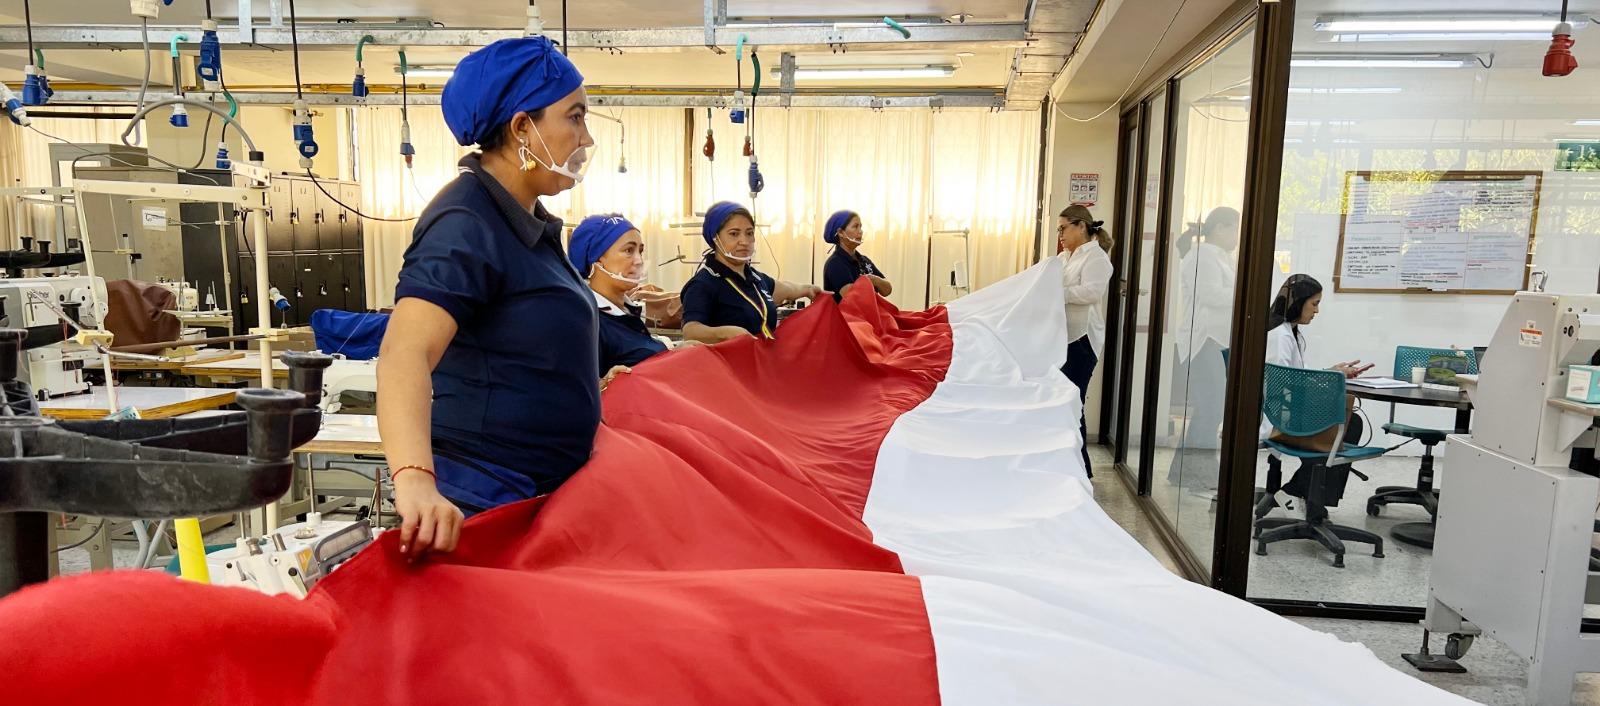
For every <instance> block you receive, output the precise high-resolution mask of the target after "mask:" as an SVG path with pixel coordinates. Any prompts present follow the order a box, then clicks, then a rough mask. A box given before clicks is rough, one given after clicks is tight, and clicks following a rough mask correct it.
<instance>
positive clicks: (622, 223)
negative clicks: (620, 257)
mask: <svg viewBox="0 0 1600 706" xmlns="http://www.w3.org/2000/svg"><path fill="white" fill-rule="evenodd" d="M630 230H638V229H637V228H635V227H633V224H632V223H629V222H628V219H626V218H623V217H622V216H619V215H616V214H611V215H605V216H590V217H588V218H585V219H583V222H582V223H579V224H578V227H577V228H574V229H573V230H572V242H571V243H568V244H567V258H568V259H570V260H572V266H573V267H576V268H578V272H579V273H581V274H583V275H585V276H587V275H588V274H589V268H590V267H593V266H594V263H595V262H597V261H599V259H600V257H601V256H602V255H605V254H606V251H607V250H610V249H611V246H612V245H615V244H616V242H617V241H618V240H620V239H621V238H622V236H624V235H627V234H628V231H630Z"/></svg>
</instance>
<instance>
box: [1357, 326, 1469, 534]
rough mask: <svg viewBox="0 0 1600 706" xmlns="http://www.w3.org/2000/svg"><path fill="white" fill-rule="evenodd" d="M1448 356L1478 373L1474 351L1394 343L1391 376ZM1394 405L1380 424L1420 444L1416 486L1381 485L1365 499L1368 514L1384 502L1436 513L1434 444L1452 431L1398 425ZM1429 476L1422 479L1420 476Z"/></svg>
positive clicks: (1406, 377)
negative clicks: (1459, 360)
mask: <svg viewBox="0 0 1600 706" xmlns="http://www.w3.org/2000/svg"><path fill="white" fill-rule="evenodd" d="M1438 355H1449V356H1462V357H1465V358H1466V359H1467V372H1468V373H1470V374H1473V375H1476V374H1477V373H1478V357H1477V355H1476V354H1474V353H1469V352H1466V351H1458V350H1455V349H1451V348H1421V347H1417V346H1396V347H1395V349H1394V378H1395V379H1396V380H1409V379H1411V369H1412V368H1426V367H1428V360H1429V359H1431V358H1432V357H1433V356H1438ZM1394 408H1395V405H1390V406H1389V423H1388V424H1385V425H1383V430H1384V431H1386V432H1389V433H1390V434H1394V435H1396V436H1403V437H1406V438H1408V439H1416V440H1417V441H1418V442H1419V443H1421V444H1422V465H1421V466H1420V467H1418V468H1417V486H1416V487H1407V486H1403V485H1385V486H1380V487H1379V488H1378V490H1377V492H1375V493H1373V494H1372V497H1370V498H1367V514H1368V515H1371V516H1373V517H1377V516H1378V512H1379V510H1380V509H1381V508H1382V507H1383V506H1385V505H1421V506H1422V508H1423V509H1424V510H1427V511H1428V515H1429V516H1430V517H1434V516H1437V515H1438V514H1439V492H1438V491H1437V490H1432V489H1431V486H1432V485H1433V481H1432V479H1433V447H1435V446H1438V445H1439V444H1442V443H1444V438H1445V436H1446V435H1448V434H1450V433H1451V432H1452V431H1453V430H1450V429H1430V428H1428V427H1419V426H1413V425H1410V424H1401V423H1400V422H1396V421H1395V420H1394ZM1425 478H1426V479H1428V480H1426V481H1424V480H1423V479H1425ZM1423 486H1427V487H1430V490H1428V491H1426V492H1424V491H1421V490H1418V489H1417V488H1418V487H1423Z"/></svg>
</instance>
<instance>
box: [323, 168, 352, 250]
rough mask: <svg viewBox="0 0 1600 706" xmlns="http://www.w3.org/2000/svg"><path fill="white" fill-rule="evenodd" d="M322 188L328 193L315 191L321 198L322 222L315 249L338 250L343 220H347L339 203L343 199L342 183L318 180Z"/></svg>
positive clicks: (340, 244) (342, 242) (342, 232)
mask: <svg viewBox="0 0 1600 706" xmlns="http://www.w3.org/2000/svg"><path fill="white" fill-rule="evenodd" d="M319 181H321V182H322V188H323V189H326V190H327V191H328V193H326V194H324V193H322V192H320V191H319V192H317V196H319V197H321V198H322V204H323V210H322V223H321V224H320V225H319V230H318V236H317V250H318V251H319V252H328V251H330V250H338V249H339V248H340V247H341V246H342V245H343V244H344V222H345V221H346V220H349V219H348V218H346V217H345V215H344V207H343V206H340V205H339V202H340V201H343V200H344V196H343V195H342V194H341V191H342V190H343V188H342V185H341V184H340V183H339V182H336V181H327V180H319Z"/></svg>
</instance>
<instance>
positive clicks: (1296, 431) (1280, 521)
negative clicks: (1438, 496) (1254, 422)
mask: <svg viewBox="0 0 1600 706" xmlns="http://www.w3.org/2000/svg"><path fill="white" fill-rule="evenodd" d="M1261 411H1262V413H1264V414H1266V415H1267V419H1268V421H1270V422H1271V423H1272V427H1273V428H1274V429H1276V430H1278V431H1281V432H1283V433H1284V434H1288V435H1291V436H1297V437H1307V436H1315V435H1317V434H1320V433H1322V432H1325V431H1327V430H1328V429H1332V428H1334V427H1338V428H1339V436H1340V437H1341V438H1342V437H1343V435H1344V431H1345V422H1346V420H1347V419H1348V416H1347V413H1346V408H1345V390H1344V373H1341V372H1339V371H1336V370H1307V369H1303V368H1291V367H1287V366H1282V365H1273V364H1271V363H1268V364H1267V372H1266V387H1265V390H1264V392H1263V394H1262V402H1261ZM1266 445H1267V448H1269V449H1271V450H1272V452H1273V454H1274V455H1273V456H1271V457H1269V458H1268V459H1267V492H1266V493H1265V494H1264V495H1263V497H1262V498H1261V500H1260V501H1259V502H1257V503H1256V522H1255V532H1254V536H1255V540H1256V554H1257V555H1259V556H1266V555H1267V545H1268V544H1272V543H1273V542H1281V541H1284V540H1286V539H1312V540H1316V541H1318V542H1320V543H1322V546H1324V547H1327V548H1328V551H1330V552H1333V565H1334V566H1335V567H1338V568H1344V542H1343V541H1341V540H1350V541H1353V542H1366V543H1368V544H1371V545H1372V556H1374V557H1378V558H1380V559H1381V558H1383V538H1382V537H1379V536H1378V535H1376V534H1373V533H1371V532H1368V531H1366V530H1363V529H1357V528H1355V527H1347V526H1345V525H1336V524H1334V523H1332V522H1329V521H1328V508H1329V507H1330V506H1336V505H1338V502H1339V498H1340V496H1342V495H1343V494H1344V481H1345V480H1346V479H1348V478H1349V475H1350V474H1351V473H1355V474H1356V475H1358V476H1361V477H1362V478H1363V479H1365V478H1366V476H1364V475H1361V474H1360V473H1359V472H1358V471H1355V470H1354V469H1352V468H1350V464H1351V463H1352V462H1354V461H1359V460H1363V459H1368V458H1376V457H1378V456H1381V455H1383V452H1384V449H1382V448H1379V447H1373V446H1352V445H1350V444H1347V443H1340V444H1338V446H1337V448H1336V449H1335V450H1333V451H1313V450H1309V449H1302V448H1298V447H1295V446H1291V445H1289V444H1287V443H1284V442H1283V441H1280V440H1277V439H1268V440H1267V441H1266ZM1279 455H1283V456H1293V457H1295V458H1298V459H1300V468H1299V470H1298V471H1296V476H1297V477H1299V475H1300V474H1306V475H1305V476H1304V478H1305V482H1304V485H1305V488H1304V494H1303V498H1304V500H1305V503H1306V518H1305V519H1304V520H1296V519H1291V518H1279V517H1266V514H1267V512H1269V511H1270V510H1271V509H1272V508H1273V507H1274V506H1275V505H1276V504H1277V503H1276V501H1275V500H1274V499H1273V493H1275V492H1276V491H1277V490H1278V479H1280V478H1281V477H1282V469H1281V468H1280V467H1279V465H1278V463H1279V461H1278V458H1277V456H1279ZM1291 484H1294V481H1291Z"/></svg>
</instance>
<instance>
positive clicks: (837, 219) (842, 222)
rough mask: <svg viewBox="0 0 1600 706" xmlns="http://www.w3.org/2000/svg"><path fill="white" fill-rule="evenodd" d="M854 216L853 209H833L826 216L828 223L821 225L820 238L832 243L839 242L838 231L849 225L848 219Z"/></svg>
mask: <svg viewBox="0 0 1600 706" xmlns="http://www.w3.org/2000/svg"><path fill="white" fill-rule="evenodd" d="M855 217H856V212H855V211H834V212H833V215H831V216H828V224H827V225H825V226H823V227H822V239H823V240H824V241H825V242H827V243H829V244H830V245H832V244H837V243H838V242H839V231H841V230H844V229H845V227H847V226H849V225H850V219H852V218H855Z"/></svg>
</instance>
